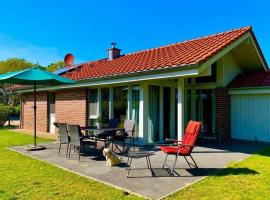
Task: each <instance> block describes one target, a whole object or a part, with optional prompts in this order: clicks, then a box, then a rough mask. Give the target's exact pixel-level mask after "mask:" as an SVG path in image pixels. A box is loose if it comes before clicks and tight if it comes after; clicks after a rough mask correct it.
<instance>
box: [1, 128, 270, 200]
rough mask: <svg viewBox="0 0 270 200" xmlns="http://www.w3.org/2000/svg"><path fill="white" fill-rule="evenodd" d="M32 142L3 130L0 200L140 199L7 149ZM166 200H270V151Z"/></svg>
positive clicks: (213, 174) (27, 137)
mask: <svg viewBox="0 0 270 200" xmlns="http://www.w3.org/2000/svg"><path fill="white" fill-rule="evenodd" d="M47 141H49V140H48V139H40V138H38V142H40V143H41V142H47ZM32 143H33V137H32V136H30V135H24V134H20V133H15V132H12V131H9V130H7V129H0V199H30V200H31V199H39V200H42V199H46V200H47V199H80V200H81V199H139V198H140V197H137V196H134V195H131V194H130V195H125V194H124V193H123V191H121V190H117V189H115V188H112V187H110V186H107V185H104V184H102V183H98V182H96V181H93V180H89V179H86V178H84V177H80V176H78V175H76V174H74V173H71V172H67V171H65V170H62V169H60V168H57V167H55V166H53V165H50V164H48V163H46V162H42V161H39V160H35V159H32V158H29V157H27V156H23V155H21V154H19V153H16V152H13V151H10V150H8V149H6V148H5V147H9V146H15V145H25V144H32ZM210 164H211V163H210ZM157 181H158V180H157ZM138 184H139V182H138ZM166 199H270V149H267V150H265V151H263V152H260V153H257V154H254V155H252V156H251V157H249V158H247V159H245V160H243V161H241V162H239V163H236V164H231V165H230V166H229V168H226V169H219V170H217V171H214V172H213V173H212V175H211V176H209V177H207V178H206V179H204V180H202V181H199V182H198V183H195V184H193V185H192V186H189V187H187V188H186V189H184V190H182V191H179V192H177V193H175V194H173V195H171V196H169V197H168V198H166Z"/></svg>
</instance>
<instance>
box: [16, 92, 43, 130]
mask: <svg viewBox="0 0 270 200" xmlns="http://www.w3.org/2000/svg"><path fill="white" fill-rule="evenodd" d="M33 106H34V96H33V93H27V94H22V95H21V109H22V114H21V124H20V127H21V128H23V129H33V128H34V109H33ZM47 127H48V124H47V93H45V92H42V93H37V130H39V131H43V132H46V131H47Z"/></svg>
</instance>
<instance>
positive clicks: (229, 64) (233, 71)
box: [217, 52, 242, 87]
mask: <svg viewBox="0 0 270 200" xmlns="http://www.w3.org/2000/svg"><path fill="white" fill-rule="evenodd" d="M240 73H242V71H241V68H240V66H239V65H238V64H237V62H236V61H235V59H234V57H233V55H232V54H231V53H230V52H229V53H227V54H226V55H225V56H223V57H222V58H221V59H220V60H218V62H217V86H219V87H225V86H226V85H228V84H229V83H230V82H231V81H232V80H233V79H234V78H235V77H236V76H237V75H238V74H240Z"/></svg>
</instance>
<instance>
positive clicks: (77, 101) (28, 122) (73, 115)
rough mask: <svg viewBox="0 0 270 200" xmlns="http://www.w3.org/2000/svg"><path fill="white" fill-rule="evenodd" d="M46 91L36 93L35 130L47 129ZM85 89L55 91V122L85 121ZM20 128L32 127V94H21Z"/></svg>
mask: <svg viewBox="0 0 270 200" xmlns="http://www.w3.org/2000/svg"><path fill="white" fill-rule="evenodd" d="M47 98H48V93H47V92H44V93H37V130H38V131H43V132H47V131H48V126H49V125H48V103H47ZM86 99H87V90H86V89H75V90H74V89H73V90H62V91H57V92H55V100H56V101H55V116H56V122H65V123H70V124H80V125H81V126H85V125H86V123H87V101H86ZM21 103H22V104H21V106H22V113H21V125H20V126H21V128H23V129H33V123H34V122H33V108H32V107H33V94H31V93H28V94H22V96H21Z"/></svg>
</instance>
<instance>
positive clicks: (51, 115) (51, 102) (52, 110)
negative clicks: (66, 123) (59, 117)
mask: <svg viewBox="0 0 270 200" xmlns="http://www.w3.org/2000/svg"><path fill="white" fill-rule="evenodd" d="M54 122H55V94H54V93H50V94H49V131H50V133H55V126H54Z"/></svg>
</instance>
